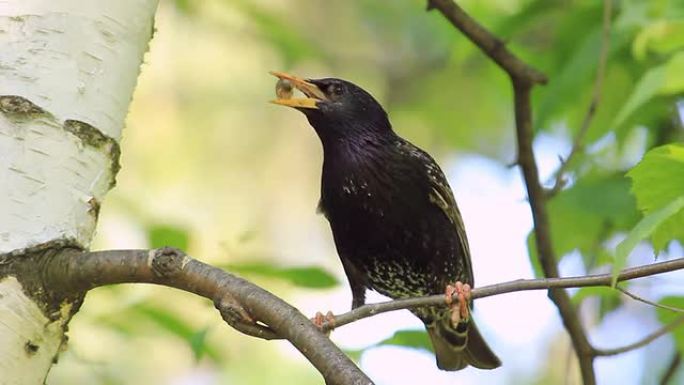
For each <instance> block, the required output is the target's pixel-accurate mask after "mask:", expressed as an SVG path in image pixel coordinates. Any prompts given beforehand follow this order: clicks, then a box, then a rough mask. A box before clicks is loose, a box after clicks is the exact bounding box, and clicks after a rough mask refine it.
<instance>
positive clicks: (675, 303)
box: [656, 296, 684, 352]
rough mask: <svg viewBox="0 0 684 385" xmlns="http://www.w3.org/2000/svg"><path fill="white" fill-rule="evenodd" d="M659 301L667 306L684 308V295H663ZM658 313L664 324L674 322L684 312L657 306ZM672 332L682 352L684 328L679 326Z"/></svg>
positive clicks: (683, 350)
mask: <svg viewBox="0 0 684 385" xmlns="http://www.w3.org/2000/svg"><path fill="white" fill-rule="evenodd" d="M658 303H659V304H661V305H665V306H671V307H676V308H679V309H684V297H677V296H669V297H663V298H662V299H661V300H660V301H658ZM656 314H657V315H658V320H659V321H660V323H662V324H663V325H667V324H669V323H671V322H673V321H674V320H675V319H676V318H678V317H680V316H681V315H682V313H678V312H674V311H671V310H667V309H662V308H656ZM670 333H671V334H672V337H673V338H674V341H675V345H676V346H677V350H678V351H680V352H684V328H682V327H678V328H676V329H675V330H673V331H672V332H670Z"/></svg>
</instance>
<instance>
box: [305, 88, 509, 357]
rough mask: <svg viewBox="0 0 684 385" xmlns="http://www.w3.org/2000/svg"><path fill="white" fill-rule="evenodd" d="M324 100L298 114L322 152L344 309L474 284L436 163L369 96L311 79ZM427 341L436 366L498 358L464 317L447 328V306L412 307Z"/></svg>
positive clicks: (323, 205)
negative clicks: (344, 283) (368, 295)
mask: <svg viewBox="0 0 684 385" xmlns="http://www.w3.org/2000/svg"><path fill="white" fill-rule="evenodd" d="M309 82H311V83H313V84H315V85H316V86H317V87H318V88H319V89H321V90H322V91H323V92H324V93H325V94H326V95H327V99H326V100H325V101H321V102H319V103H318V108H317V109H302V110H301V111H302V112H304V113H305V114H306V116H307V118H308V120H309V122H310V123H311V125H312V126H313V127H314V129H315V130H316V133H317V134H318V136H319V138H320V139H321V142H322V144H323V149H324V161H323V173H322V179H321V199H320V202H319V210H320V211H321V212H323V213H324V214H325V216H326V218H327V219H328V221H329V222H330V227H331V229H332V232H333V236H334V240H335V245H336V247H337V251H338V254H339V256H340V260H341V261H342V265H343V267H344V270H345V273H346V275H347V277H348V279H349V283H350V286H351V289H352V296H353V300H352V307H358V306H360V305H362V304H363V303H364V301H365V290H366V289H373V290H376V291H378V292H379V293H381V294H384V295H387V296H389V297H392V298H403V297H414V296H421V295H427V294H441V293H444V290H445V287H446V286H447V284H449V283H452V282H454V281H461V282H463V283H467V284H469V285H471V286H472V285H473V284H474V282H473V271H472V267H471V262H470V251H469V249H468V241H467V238H466V234H465V228H464V225H463V222H462V219H461V215H460V213H459V211H458V207H457V205H456V201H455V199H454V196H453V194H452V192H451V189H450V187H449V184H448V182H447V180H446V178H445V176H444V174H443V172H442V170H441V169H440V168H439V166H438V165H437V163H436V162H435V161H434V160H433V159H432V157H430V155H428V154H427V153H426V152H424V151H423V150H421V149H419V148H418V147H416V146H414V145H412V144H411V143H409V142H408V141H406V140H404V139H402V138H401V137H399V136H398V135H397V134H396V133H395V132H394V131H393V130H392V127H391V125H390V123H389V120H388V118H387V114H386V113H385V111H384V110H383V109H382V107H381V106H380V104H379V103H377V102H376V101H375V99H374V98H373V97H372V96H371V95H370V94H368V93H367V92H365V91H364V90H362V89H361V88H359V87H358V86H356V85H354V84H352V83H349V82H346V81H343V80H339V79H318V80H309ZM413 313H414V314H415V315H416V316H418V317H419V318H420V319H421V320H422V321H423V322H424V323H425V325H426V328H427V330H428V332H429V334H430V337H431V339H432V342H433V345H434V347H435V352H436V355H437V364H438V366H439V367H440V368H441V369H445V370H458V369H462V368H463V367H465V366H467V365H473V366H476V367H480V368H485V369H491V368H494V367H497V366H499V365H500V362H499V360H498V358H497V357H496V356H495V355H494V353H493V352H491V350H490V349H489V347H488V346H487V345H486V343H485V342H484V340H483V339H482V337H481V336H480V335H479V332H478V331H477V328H476V326H475V324H474V322H472V320H470V321H467V322H462V323H461V324H459V325H451V322H450V312H449V309H448V308H446V307H439V308H421V309H415V310H413Z"/></svg>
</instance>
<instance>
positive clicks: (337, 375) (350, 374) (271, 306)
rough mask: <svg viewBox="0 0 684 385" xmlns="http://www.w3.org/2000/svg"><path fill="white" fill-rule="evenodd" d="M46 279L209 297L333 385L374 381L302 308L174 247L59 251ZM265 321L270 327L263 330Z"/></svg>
mask: <svg viewBox="0 0 684 385" xmlns="http://www.w3.org/2000/svg"><path fill="white" fill-rule="evenodd" d="M42 275H43V280H44V283H45V285H47V286H48V287H57V288H60V290H62V291H64V292H67V293H68V292H74V293H78V292H84V291H87V290H90V289H92V288H95V287H99V286H104V285H110V284H118V283H154V284H159V285H164V286H169V287H174V288H177V289H181V290H184V291H188V292H191V293H195V294H197V295H200V296H202V297H205V298H208V299H210V300H212V301H213V302H214V304H215V305H216V306H217V308H219V310H221V313H222V315H223V317H224V319H226V321H227V322H228V323H229V324H231V326H233V327H235V328H236V329H238V330H239V331H241V332H243V333H246V334H249V335H253V336H257V337H261V338H266V339H270V338H276V337H282V338H285V339H287V340H288V341H290V342H291V343H292V344H293V345H294V346H295V347H296V348H297V349H298V350H299V351H300V352H301V353H302V354H303V355H304V356H305V357H306V358H307V359H308V360H309V361H310V362H311V363H312V364H313V365H314V366H315V367H316V369H318V371H319V372H320V373H321V374H322V375H323V377H324V378H325V381H326V384H330V385H342V384H344V385H348V384H358V385H368V384H372V382H371V380H370V379H369V378H368V377H367V376H366V375H365V374H364V373H363V372H362V371H361V370H359V368H358V367H356V365H355V364H354V363H353V362H352V361H351V360H350V359H349V358H348V357H347V356H346V355H345V354H344V353H343V352H342V351H341V350H340V349H339V348H338V347H337V346H335V344H333V343H332V342H331V341H330V339H328V337H326V336H325V335H324V334H323V333H321V332H320V330H319V329H318V328H316V327H315V326H314V325H313V323H311V321H310V320H309V319H308V318H306V317H305V316H304V315H302V314H301V313H300V312H299V311H298V310H297V309H295V308H294V307H292V306H290V305H289V304H287V303H286V302H284V301H283V300H281V299H280V298H278V297H276V296H275V295H273V294H271V293H269V292H268V291H266V290H264V289H262V288H260V287H258V286H256V285H254V284H252V283H250V282H248V281H246V280H244V279H241V278H238V277H236V276H234V275H232V274H229V273H227V272H225V271H223V270H221V269H218V268H216V267H212V266H209V265H207V264H204V263H202V262H200V261H197V260H195V259H192V258H190V257H188V256H186V255H185V254H183V253H182V252H181V251H179V250H176V249H172V248H162V249H154V250H111V251H99V252H90V253H89V252H81V251H79V250H75V249H74V250H73V251H72V252H63V253H57V255H55V256H54V257H52V258H50V259H49V260H47V261H45V262H44V266H43V274H42ZM257 321H258V322H261V323H263V324H265V325H268V327H266V326H263V325H261V324H259V323H257Z"/></svg>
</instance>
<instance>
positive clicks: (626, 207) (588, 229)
mask: <svg viewBox="0 0 684 385" xmlns="http://www.w3.org/2000/svg"><path fill="white" fill-rule="evenodd" d="M547 208H548V215H549V221H550V223H551V228H552V229H554V230H553V231H552V235H551V236H552V238H551V242H552V244H553V249H554V250H555V252H556V253H557V255H558V256H559V257H560V256H563V255H566V254H568V253H570V252H572V251H574V250H579V252H580V253H582V256H583V257H584V258H585V261H584V262H585V264H586V265H587V266H589V265H592V266H593V265H594V263H596V262H597V260H596V259H591V260H590V259H589V258H595V256H596V255H597V254H599V251H600V247H601V244H602V243H603V241H604V240H606V239H607V238H609V237H610V236H612V235H613V234H614V233H616V232H617V231H620V230H628V229H631V228H632V226H634V224H635V223H636V222H637V220H638V212H637V210H636V201H635V199H634V197H633V196H632V195H631V194H630V192H629V180H628V179H627V178H625V177H624V176H622V175H616V174H609V175H588V176H585V177H583V178H582V179H580V180H579V181H578V182H577V183H576V184H575V185H573V186H572V187H570V188H568V189H565V190H562V191H561V192H560V193H559V194H558V195H557V196H555V197H554V198H553V199H552V200H551V201H550V202H549V204H548V206H547ZM527 245H528V250H529V254H530V261H531V262H532V266H533V269H534V271H535V274H536V276H537V277H540V275H539V274H540V273H541V269H540V268H539V266H538V262H537V250H536V247H535V244H534V236H533V235H530V236H528V239H527Z"/></svg>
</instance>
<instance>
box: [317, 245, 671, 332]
mask: <svg viewBox="0 0 684 385" xmlns="http://www.w3.org/2000/svg"><path fill="white" fill-rule="evenodd" d="M681 269H684V258H678V259H673V260H670V261H665V262H658V263H653V264H649V265H643V266H636V267H631V268H628V269H624V270H622V272H620V274H619V275H618V282H623V281H628V280H632V279H637V278H643V277H649V276H653V275H658V274H662V273H667V272H670V271H675V270H681ZM611 280H612V275H611V274H596V275H588V276H582V277H568V278H539V279H518V280H515V281H509V282H503V283H496V284H493V285H488V286H482V287H476V288H474V289H472V292H471V294H472V298H473V299H477V298H485V297H491V296H494V295H500V294H506V293H513V292H518V291H529V290H548V289H554V288H571V287H587V286H608V287H609V286H610V285H611ZM456 300H457V298H454V301H456ZM440 305H441V306H445V305H446V302H445V300H444V295H441V294H436V295H430V296H424V297H415V298H406V299H396V300H393V301H386V302H379V303H374V304H367V305H363V306H359V307H358V308H356V309H354V310H352V311H349V312H347V313H343V314H339V315H336V316H335V325H334V327H335V328H339V327H341V326H344V325H346V324H349V323H352V322H354V321H358V320H360V319H362V318H367V317H371V316H374V315H376V314H380V313H385V312H389V311H395V310H402V309H414V308H418V307H423V306H440ZM323 328H324V330H330V325H328V324H327V323H324V324H323Z"/></svg>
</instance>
